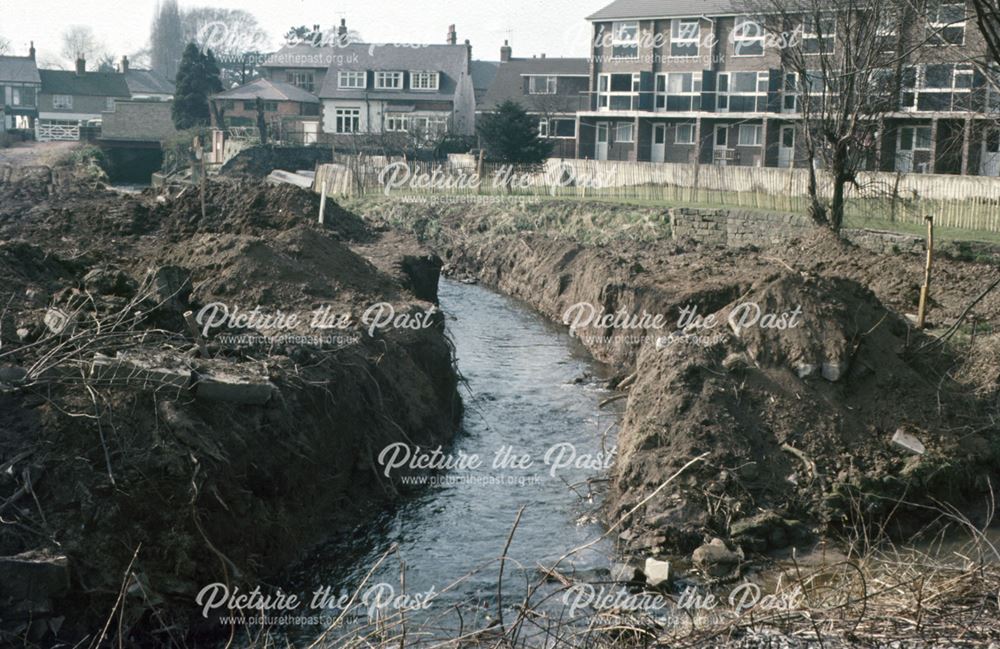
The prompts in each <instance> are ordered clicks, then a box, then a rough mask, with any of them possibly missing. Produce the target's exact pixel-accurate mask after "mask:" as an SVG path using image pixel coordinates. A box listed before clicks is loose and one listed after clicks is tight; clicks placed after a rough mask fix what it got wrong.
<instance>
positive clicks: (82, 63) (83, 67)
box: [76, 54, 87, 75]
mask: <svg viewBox="0 0 1000 649" xmlns="http://www.w3.org/2000/svg"><path fill="white" fill-rule="evenodd" d="M86 71H87V60H86V59H85V58H83V54H80V55H78V56H77V57H76V73H77V75H82V74H83V73H84V72H86Z"/></svg>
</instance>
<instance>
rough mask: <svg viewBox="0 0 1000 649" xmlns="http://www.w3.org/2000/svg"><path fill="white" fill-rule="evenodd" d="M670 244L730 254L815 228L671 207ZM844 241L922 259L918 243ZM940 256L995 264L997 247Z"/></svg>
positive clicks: (873, 237) (944, 248) (855, 234)
mask: <svg viewBox="0 0 1000 649" xmlns="http://www.w3.org/2000/svg"><path fill="white" fill-rule="evenodd" d="M668 214H669V217H670V230H671V233H672V236H673V238H674V239H693V240H695V241H698V242H699V243H706V244H709V245H720V246H726V247H730V248H742V247H746V246H761V247H763V246H771V245H777V244H781V243H783V242H785V241H788V240H790V239H795V238H799V237H803V236H806V235H808V234H809V232H810V231H811V230H812V229H813V228H814V227H815V226H814V225H813V224H812V222H811V221H810V220H809V217H807V216H805V215H802V214H787V213H781V212H758V211H752V210H730V209H700V208H692V207H675V208H671V209H670V210H668ZM843 235H844V238H846V239H847V240H848V241H850V242H852V243H854V244H855V245H857V246H860V247H862V248H867V249H869V250H874V251H875V252H879V253H883V254H900V253H908V254H924V252H925V250H926V248H925V245H924V237H922V236H917V235H910V234H900V233H898V232H886V231H883V230H862V229H844V230H843ZM936 248H937V250H939V251H940V252H942V253H943V254H946V255H950V256H953V257H960V258H970V259H971V258H977V259H982V258H984V257H985V258H992V259H994V260H996V261H1000V245H996V244H988V243H979V242H955V241H942V242H940V243H939V244H938V245H937V246H936Z"/></svg>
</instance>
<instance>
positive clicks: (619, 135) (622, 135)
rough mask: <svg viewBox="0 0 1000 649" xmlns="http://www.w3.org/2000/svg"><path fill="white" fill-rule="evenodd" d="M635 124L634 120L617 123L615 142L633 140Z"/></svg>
mask: <svg viewBox="0 0 1000 649" xmlns="http://www.w3.org/2000/svg"><path fill="white" fill-rule="evenodd" d="M634 128H635V124H633V123H632V122H620V123H619V124H616V125H615V142H632V133H633V130H634Z"/></svg>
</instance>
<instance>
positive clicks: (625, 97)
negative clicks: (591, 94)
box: [597, 73, 640, 110]
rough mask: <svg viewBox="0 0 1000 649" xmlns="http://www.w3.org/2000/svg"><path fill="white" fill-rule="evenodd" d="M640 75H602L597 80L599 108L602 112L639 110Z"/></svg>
mask: <svg viewBox="0 0 1000 649" xmlns="http://www.w3.org/2000/svg"><path fill="white" fill-rule="evenodd" d="M639 80H640V75H639V74H638V73H633V74H602V75H600V76H599V77H598V78H597V107H598V109H600V110H638V108H639Z"/></svg>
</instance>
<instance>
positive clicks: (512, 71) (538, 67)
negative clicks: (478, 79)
mask: <svg viewBox="0 0 1000 649" xmlns="http://www.w3.org/2000/svg"><path fill="white" fill-rule="evenodd" d="M589 74H590V62H589V61H588V60H587V59H560V58H551V59H550V58H544V59H541V58H537V59H511V60H510V61H507V62H506V63H501V64H500V68H499V69H498V70H497V76H496V78H495V79H494V80H493V83H492V84H490V88H489V90H488V91H487V92H486V94H485V96H483V99H482V101H481V102H479V103H480V106H479V107H480V108H482V109H491V108H494V107H496V106H498V105H500V104H502V103H503V102H505V101H507V100H510V101H515V102H517V103H519V104H521V105H522V106H523V107H524V108H525V109H526V110H528V111H538V112H549V113H563V112H574V111H577V110H580V109H581V108H582V106H581V104H580V95H579V94H567V93H559V94H555V95H528V94H525V91H524V88H525V86H524V83H525V82H524V77H526V76H532V75H544V76H555V77H559V76H564V77H579V76H583V77H587V76H589ZM557 83H558V82H557ZM583 85H584V86H586V85H587V84H586V83H584V84H583Z"/></svg>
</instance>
